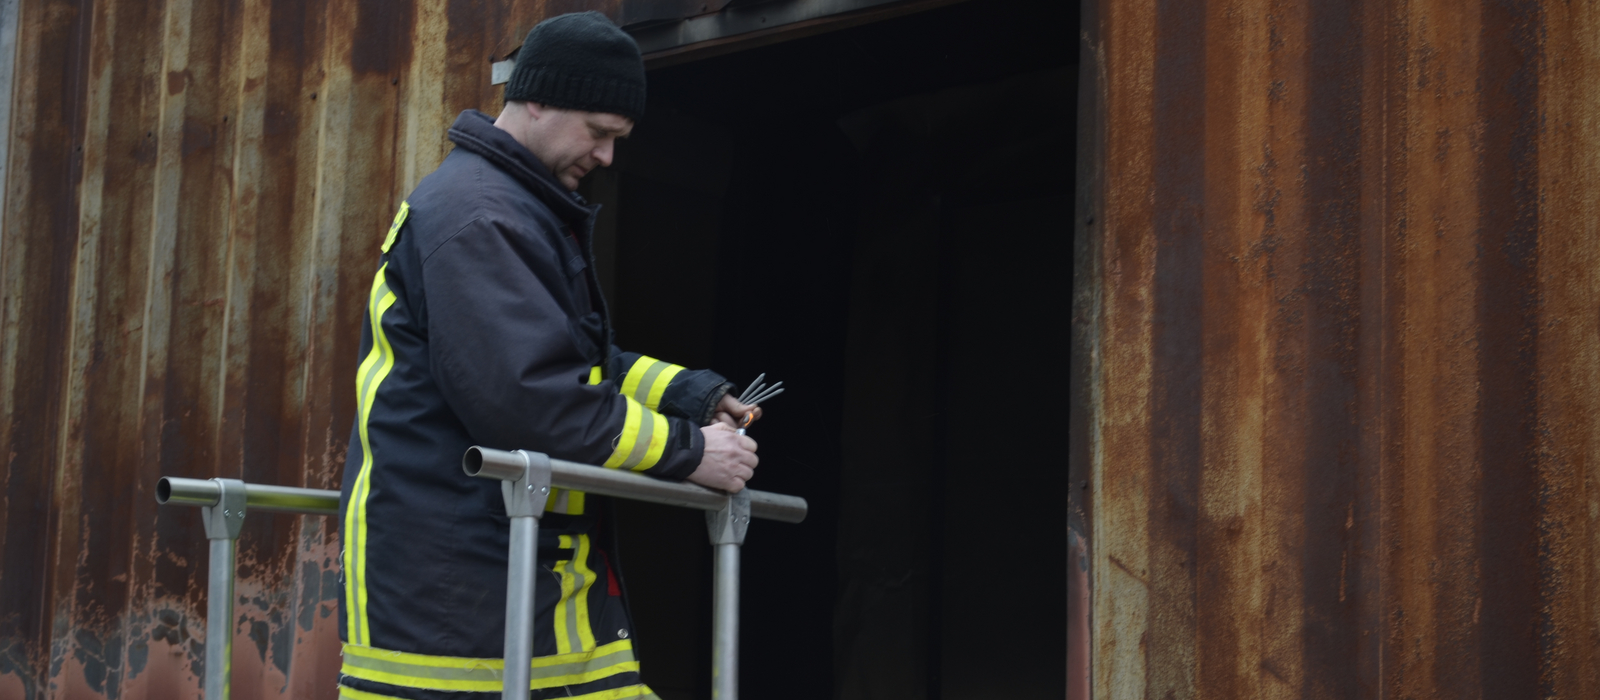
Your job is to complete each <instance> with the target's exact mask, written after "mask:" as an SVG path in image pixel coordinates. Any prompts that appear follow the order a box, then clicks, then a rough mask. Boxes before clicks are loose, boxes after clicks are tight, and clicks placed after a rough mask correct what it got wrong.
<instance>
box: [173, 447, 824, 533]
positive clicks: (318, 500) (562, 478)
mask: <svg viewBox="0 0 1600 700" xmlns="http://www.w3.org/2000/svg"><path fill="white" fill-rule="evenodd" d="M467 454H468V465H469V466H471V461H472V459H473V455H477V459H479V460H480V462H481V466H480V467H479V471H480V472H483V474H484V475H486V476H487V475H494V476H493V478H505V477H502V476H499V475H500V474H502V473H504V474H508V475H509V476H510V478H511V479H516V478H517V477H518V476H520V475H521V470H522V469H523V468H525V467H524V465H525V464H526V462H524V461H523V460H522V456H521V455H518V454H516V453H514V452H504V451H501V450H491V449H488V448H482V447H474V448H472V450H469V451H468V453H467ZM513 466H514V467H515V468H516V471H515V472H513V471H511V470H510V468H511V467H513ZM550 466H551V475H550V483H551V484H552V485H554V486H556V487H558V488H564V489H577V490H579V491H587V492H589V493H595V494H600V495H603V496H615V497H617V498H628V499H633V500H636V501H649V502H651V503H661V504H663V505H669V506H680V507H684V508H697V509H699V510H718V509H720V508H722V506H723V504H724V503H726V502H727V498H728V497H727V495H726V494H723V493H722V492H720V491H713V490H711V489H708V488H705V487H703V486H697V485H695V484H689V483H675V482H671V481H662V480H660V479H653V478H651V477H648V476H645V475H643V474H636V473H634V472H628V471H621V470H617V469H605V468H602V467H593V466H589V465H587V464H578V463H577V462H567V461H563V460H559V459H555V460H550ZM469 473H470V472H469ZM245 493H246V500H245V507H247V508H252V509H256V510H267V511H278V512H283V513H307V514H311V515H338V514H339V492H338V491H323V490H320V489H303V488H296V487H293V486H267V485H263V484H246V485H245ZM221 494H222V488H221V487H219V486H217V484H216V482H214V481H211V480H209V479H184V478H181V477H175V476H168V477H162V478H161V481H159V482H157V484H156V501H157V502H158V503H162V504H169V505H190V506H209V505H215V504H216V503H217V499H219V498H220V497H221ZM806 510H807V504H806V499H804V498H800V497H798V496H786V495H784V494H780V493H771V492H768V491H756V490H751V491H750V515H751V516H752V517H756V518H761V519H763V520H777V521H780V522H786V523H798V522H800V521H802V520H805V519H806Z"/></svg>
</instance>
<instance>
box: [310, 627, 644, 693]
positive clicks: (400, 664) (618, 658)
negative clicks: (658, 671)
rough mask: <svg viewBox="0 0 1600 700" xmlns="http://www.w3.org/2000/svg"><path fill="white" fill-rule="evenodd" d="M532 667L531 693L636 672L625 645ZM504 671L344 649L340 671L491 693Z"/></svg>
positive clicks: (498, 662) (490, 663) (494, 664)
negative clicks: (533, 690) (532, 689)
mask: <svg viewBox="0 0 1600 700" xmlns="http://www.w3.org/2000/svg"><path fill="white" fill-rule="evenodd" d="M532 666H533V673H532V675H533V680H532V683H531V684H530V686H531V687H532V688H555V687H560V686H563V685H577V684H579V683H590V682H593V681H597V680H600V679H602V678H607V677H610V676H614V675H616V674H618V673H628V672H634V673H637V672H638V671H639V662H638V661H637V660H635V659H634V657H633V644H632V642H630V641H629V640H626V639H621V640H617V641H615V642H612V643H610V644H607V645H605V646H602V647H599V648H597V649H594V650H592V651H587V652H581V653H575V654H557V655H555V656H540V657H535V658H534V659H533V664H532ZM504 668H505V662H504V660H503V659H473V658H464V657H454V656H430V655H426V654H410V653H406V652H399V651H386V650H383V649H375V648H372V647H360V646H356V645H353V644H346V645H344V664H343V665H342V667H341V668H340V669H339V671H340V673H343V674H344V675H347V676H350V677H352V678H360V679H362V680H369V681H374V682H377V683H387V684H389V685H396V686H401V687H405V688H425V689H430V690H451V691H474V692H493V691H496V690H500V689H501V687H502V685H503V683H504ZM358 692H359V691H358Z"/></svg>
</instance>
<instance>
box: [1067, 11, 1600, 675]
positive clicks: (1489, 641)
mask: <svg viewBox="0 0 1600 700" xmlns="http://www.w3.org/2000/svg"><path fill="white" fill-rule="evenodd" d="M1086 16H1097V21H1096V22H1095V24H1094V25H1093V26H1089V25H1086V28H1087V29H1089V34H1088V41H1089V42H1090V47H1089V50H1088V52H1087V53H1088V54H1091V55H1093V56H1096V57H1097V63H1096V65H1094V66H1093V67H1092V68H1091V69H1089V70H1086V71H1085V76H1086V85H1089V84H1090V83H1089V82H1088V79H1093V80H1094V82H1095V83H1097V84H1096V85H1095V87H1094V88H1093V89H1095V90H1096V93H1095V95H1096V99H1097V100H1098V101H1099V106H1098V108H1099V110H1101V111H1100V112H1099V115H1100V117H1099V121H1098V122H1097V123H1099V124H1100V125H1101V126H1100V129H1099V131H1098V132H1097V133H1095V134H1092V135H1091V138H1090V141H1091V143H1090V144H1088V147H1086V148H1085V151H1086V152H1090V153H1093V152H1098V151H1100V149H1103V152H1104V154H1105V155H1104V165H1103V167H1104V169H1103V170H1101V171H1099V172H1098V173H1095V172H1092V171H1091V175H1093V177H1092V179H1091V180H1090V181H1089V182H1088V183H1087V184H1088V190H1086V191H1087V192H1088V196H1087V197H1085V198H1084V199H1081V200H1080V201H1082V202H1084V204H1083V205H1082V206H1083V207H1084V209H1085V210H1084V211H1080V215H1081V216H1080V223H1084V222H1088V223H1087V225H1086V228H1085V229H1084V230H1083V231H1081V232H1080V236H1084V237H1085V238H1086V240H1088V241H1089V242H1090V243H1091V245H1089V246H1088V250H1091V251H1092V253H1093V254H1094V255H1096V256H1097V259H1096V260H1095V261H1094V264H1092V265H1080V268H1079V269H1080V270H1090V271H1091V274H1093V275H1094V279H1093V281H1092V283H1091V286H1092V287H1093V292H1092V293H1089V294H1080V296H1079V299H1080V301H1081V302H1082V304H1080V310H1081V311H1086V312H1088V313H1089V314H1090V315H1089V317H1088V318H1087V320H1086V321H1085V323H1086V324H1087V326H1088V335H1089V336H1090V337H1091V338H1092V341H1091V342H1090V343H1089V344H1088V351H1087V352H1088V354H1089V359H1090V360H1092V361H1093V362H1095V367H1094V370H1093V372H1092V373H1091V375H1090V376H1091V381H1092V383H1093V387H1092V389H1091V390H1090V391H1088V392H1087V395H1088V397H1089V398H1088V399H1087V401H1088V404H1089V405H1090V406H1091V409H1092V414H1093V415H1092V421H1091V422H1092V425H1091V427H1090V432H1091V434H1092V435H1093V439H1094V445H1093V449H1092V450H1091V451H1090V452H1091V455H1092V462H1093V478H1092V482H1093V483H1092V489H1091V491H1092V503H1093V508H1092V511H1091V512H1092V514H1093V516H1092V518H1093V523H1092V528H1091V531H1092V543H1091V545H1092V547H1091V549H1092V557H1093V565H1092V575H1093V597H1094V610H1093V616H1094V642H1093V643H1094V655H1095V659H1094V665H1095V676H1094V685H1095V689H1094V691H1095V696H1096V697H1104V698H1134V697H1140V698H1142V697H1162V698H1166V697H1174V698H1187V697H1216V698H1258V697H1296V698H1301V697H1303V698H1335V697H1337V698H1358V697H1359V698H1373V697H1395V698H1402V697H1404V698H1450V699H1452V700H1466V699H1470V698H1532V697H1558V698H1592V697H1596V696H1597V695H1600V609H1597V605H1600V568H1597V567H1600V455H1597V453H1596V449H1597V447H1600V433H1597V429H1600V355H1597V353H1600V350H1597V348H1600V314H1597V313H1596V309H1597V308H1600V264H1597V263H1600V235H1597V234H1600V231H1597V230H1596V226H1597V224H1596V222H1597V221H1600V219H1597V216H1596V215H1597V213H1600V212H1597V211H1596V208H1597V206H1596V205H1597V202H1596V195H1595V188H1594V183H1595V182H1596V176H1597V175H1600V170H1597V166H1600V119H1597V117H1600V114H1597V112H1596V105H1597V102H1596V99H1595V98H1596V91H1597V90H1600V88H1597V87H1596V86H1597V85H1600V64H1597V60H1600V54H1597V51H1600V16H1597V14H1596V13H1595V12H1594V11H1593V8H1591V7H1589V6H1587V5H1584V4H1581V3H1564V2H1554V1H1552V2H1515V1H1509V0H1507V1H1492V0H1491V1H1482V2H1469V3H1459V2H1443V1H1434V0H1413V1H1410V2H1402V1H1399V0H1384V1H1379V0H1371V1H1367V2H1354V3H1351V2H1342V1H1338V2H1336V1H1332V0H1310V1H1308V2H1279V1H1277V0H1228V1H1226V2H1223V1H1221V0H1213V1H1209V2H1197V3H1172V2H1158V1H1156V0H1126V1H1125V0H1117V1H1115V2H1110V1H1104V0H1102V1H1101V2H1098V3H1097V6H1096V7H1095V8H1094V10H1093V12H1091V13H1089V14H1087V15H1086ZM1091 116H1092V115H1091ZM1085 120H1086V121H1090V122H1092V121H1094V120H1092V119H1090V117H1089V116H1086V117H1085ZM1080 172H1082V171H1080ZM1091 217H1092V218H1093V220H1092V221H1090V218H1091Z"/></svg>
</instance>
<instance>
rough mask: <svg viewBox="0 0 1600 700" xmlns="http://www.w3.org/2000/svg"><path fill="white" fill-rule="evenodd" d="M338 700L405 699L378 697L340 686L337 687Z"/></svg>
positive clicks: (387, 696)
mask: <svg viewBox="0 0 1600 700" xmlns="http://www.w3.org/2000/svg"><path fill="white" fill-rule="evenodd" d="M339 700H405V698H397V697H395V696H393V695H379V694H377V693H372V692H368V691H365V690H356V689H355V688H351V687H348V686H343V685H341V686H339Z"/></svg>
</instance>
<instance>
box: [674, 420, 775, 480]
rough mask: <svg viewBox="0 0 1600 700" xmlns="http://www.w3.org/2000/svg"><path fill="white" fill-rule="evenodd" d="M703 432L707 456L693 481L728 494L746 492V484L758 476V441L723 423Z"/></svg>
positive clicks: (693, 475) (701, 461) (702, 459)
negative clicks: (734, 430) (751, 478)
mask: <svg viewBox="0 0 1600 700" xmlns="http://www.w3.org/2000/svg"><path fill="white" fill-rule="evenodd" d="M700 432H701V433H702V434H704V435H705V438H706V448H705V453H704V454H703V455H701V457H700V466H698V467H695V470H694V473H693V474H690V475H689V480H690V481H693V482H694V483H696V484H699V485H701V486H705V487H707V488H713V489H721V490H723V491H727V492H728V493H738V492H740V491H743V490H744V482H746V481H749V480H750V477H752V476H755V474H756V464H758V463H759V462H760V460H759V459H757V458H756V441H755V440H751V439H750V438H748V437H745V436H743V435H740V434H738V433H735V432H733V428H729V427H728V426H726V425H723V424H721V423H713V424H711V425H708V426H706V427H704V428H701V429H700Z"/></svg>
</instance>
